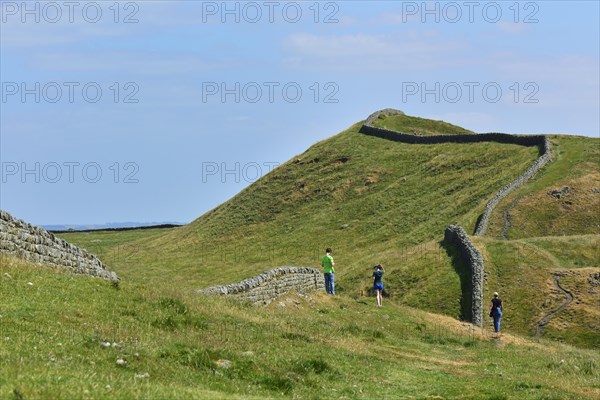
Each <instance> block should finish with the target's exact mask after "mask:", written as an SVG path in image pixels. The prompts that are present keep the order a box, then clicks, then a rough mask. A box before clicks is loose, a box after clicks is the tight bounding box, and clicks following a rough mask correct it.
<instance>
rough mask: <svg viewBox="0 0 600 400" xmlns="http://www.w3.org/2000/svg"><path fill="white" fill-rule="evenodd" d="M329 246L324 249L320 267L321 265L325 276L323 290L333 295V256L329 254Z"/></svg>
mask: <svg viewBox="0 0 600 400" xmlns="http://www.w3.org/2000/svg"><path fill="white" fill-rule="evenodd" d="M331 253H332V251H331V248H329V247H328V248H327V249H325V255H324V256H323V258H322V259H321V267H323V273H324V277H325V291H326V292H327V294H330V295H335V282H334V273H335V269H334V268H333V266H334V265H335V263H334V262H333V257H332V256H331Z"/></svg>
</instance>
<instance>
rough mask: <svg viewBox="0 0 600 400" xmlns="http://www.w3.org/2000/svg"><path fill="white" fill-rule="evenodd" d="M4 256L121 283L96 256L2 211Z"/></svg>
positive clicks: (0, 227) (0, 252) (0, 251)
mask: <svg viewBox="0 0 600 400" xmlns="http://www.w3.org/2000/svg"><path fill="white" fill-rule="evenodd" d="M0 255H10V256H16V257H19V258H22V259H24V260H27V261H30V262H33V263H37V264H44V265H48V266H52V267H55V268H58V269H62V270H65V271H70V272H73V273H76V274H83V275H88V276H94V277H98V278H103V279H108V280H111V281H114V282H118V281H119V278H118V277H117V275H116V274H115V273H114V272H111V271H109V270H108V268H107V267H106V265H104V264H103V263H102V262H101V261H100V260H99V259H98V258H97V257H96V256H95V255H93V254H90V253H88V252H87V251H86V250H84V249H82V248H79V247H77V246H74V245H72V244H71V243H69V242H67V241H65V240H63V239H60V238H57V237H56V236H54V235H53V234H52V233H50V232H48V231H46V230H45V229H42V228H40V227H37V226H33V225H31V224H28V223H27V222H25V221H22V220H20V219H16V218H14V217H13V216H12V215H10V214H9V213H7V212H6V211H2V210H0Z"/></svg>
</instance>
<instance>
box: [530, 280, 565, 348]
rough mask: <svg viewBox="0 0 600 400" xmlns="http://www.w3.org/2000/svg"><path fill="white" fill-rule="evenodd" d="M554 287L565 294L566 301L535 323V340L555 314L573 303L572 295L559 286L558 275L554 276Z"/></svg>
mask: <svg viewBox="0 0 600 400" xmlns="http://www.w3.org/2000/svg"><path fill="white" fill-rule="evenodd" d="M554 287H556V288H557V289H558V290H560V291H561V292H563V293H564V294H565V297H566V300H565V301H564V303H562V304H561V305H560V306H558V307H556V308H555V309H553V310H550V311H548V313H546V314H545V315H544V316H543V317H542V318H541V319H540V320H539V322H538V323H537V330H536V332H535V337H536V338H539V337H541V336H542V333H543V332H544V328H545V327H546V325H547V324H548V322H550V320H551V319H552V318H553V317H554V316H555V315H556V314H558V313H559V312H561V311H562V310H564V309H565V308H567V307H568V306H569V304H571V303H572V302H573V293H571V292H569V291H568V290H566V289H565V288H563V287H562V286H560V275H558V274H555V275H554Z"/></svg>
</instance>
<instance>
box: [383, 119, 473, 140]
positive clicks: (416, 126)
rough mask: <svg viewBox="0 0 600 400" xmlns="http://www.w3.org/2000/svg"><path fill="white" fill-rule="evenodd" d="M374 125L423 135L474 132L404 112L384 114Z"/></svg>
mask: <svg viewBox="0 0 600 400" xmlns="http://www.w3.org/2000/svg"><path fill="white" fill-rule="evenodd" d="M373 126H375V127H378V128H385V129H390V130H393V131H397V132H402V133H406V134H417V135H421V136H430V135H464V134H474V132H472V131H470V130H467V129H465V128H461V127H460V126H456V125H452V124H449V123H447V122H444V121H434V120H431V119H425V118H419V117H412V116H410V115H402V114H395V115H383V114H382V115H380V116H379V117H378V118H377V119H376V120H375V121H373Z"/></svg>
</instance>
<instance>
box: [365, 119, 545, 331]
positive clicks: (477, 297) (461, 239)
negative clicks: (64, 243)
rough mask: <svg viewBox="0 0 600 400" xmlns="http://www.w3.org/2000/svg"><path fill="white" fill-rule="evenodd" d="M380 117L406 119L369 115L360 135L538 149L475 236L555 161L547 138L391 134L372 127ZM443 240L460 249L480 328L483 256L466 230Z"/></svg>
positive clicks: (449, 232)
mask: <svg viewBox="0 0 600 400" xmlns="http://www.w3.org/2000/svg"><path fill="white" fill-rule="evenodd" d="M380 115H404V113H403V112H402V111H400V110H394V109H392V108H386V109H383V110H379V111H376V112H374V113H373V114H371V115H369V117H368V118H367V119H366V121H365V123H364V124H363V126H362V127H361V129H360V132H361V133H363V134H365V135H370V136H376V137H380V138H383V139H388V140H393V141H396V142H402V143H411V144H437V143H480V142H496V143H507V144H517V145H521V146H538V147H539V149H540V156H539V157H538V158H537V159H536V160H535V161H534V162H533V164H531V165H530V166H529V168H527V170H526V171H525V172H524V173H523V174H522V175H521V176H519V177H518V178H517V179H515V180H513V181H512V182H510V183H508V184H506V185H505V186H504V187H503V188H502V189H500V190H499V191H498V192H496V193H495V194H494V196H493V197H492V198H491V200H489V201H488V202H487V204H486V206H485V208H484V210H483V213H482V214H481V216H480V217H479V220H478V221H477V225H476V227H475V233H474V235H475V236H483V235H484V234H485V232H486V231H487V227H488V223H489V219H490V216H491V215H492V212H493V211H494V208H495V207H496V206H497V205H498V203H500V201H501V200H502V199H503V198H504V197H506V196H507V195H508V194H509V193H510V192H512V191H513V190H515V189H517V188H518V187H520V186H522V185H523V184H524V183H525V182H527V181H528V180H529V179H530V178H531V177H533V176H534V175H535V174H536V173H537V172H538V171H539V170H540V169H541V168H542V167H543V166H544V165H546V164H547V163H548V162H550V161H552V147H551V146H552V145H551V143H550V140H549V139H548V138H547V137H546V136H544V135H509V134H506V133H482V134H472V135H467V134H465V135H432V136H415V135H409V134H406V133H401V132H396V131H391V130H388V129H383V128H378V127H375V126H373V122H374V121H376V120H377V119H378V118H379V116H380ZM444 240H445V241H446V242H447V243H451V244H454V245H456V246H458V248H459V250H460V254H461V258H462V259H463V262H464V263H465V265H466V266H467V268H468V270H469V273H470V275H471V309H472V315H471V322H472V323H473V324H475V325H477V326H482V324H483V282H484V265H483V258H482V257H481V253H479V251H478V250H477V248H475V246H474V245H473V242H471V239H469V236H468V235H467V233H466V232H465V230H464V229H463V228H462V227H460V226H458V225H450V226H449V227H448V228H446V231H445V232H444Z"/></svg>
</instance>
